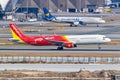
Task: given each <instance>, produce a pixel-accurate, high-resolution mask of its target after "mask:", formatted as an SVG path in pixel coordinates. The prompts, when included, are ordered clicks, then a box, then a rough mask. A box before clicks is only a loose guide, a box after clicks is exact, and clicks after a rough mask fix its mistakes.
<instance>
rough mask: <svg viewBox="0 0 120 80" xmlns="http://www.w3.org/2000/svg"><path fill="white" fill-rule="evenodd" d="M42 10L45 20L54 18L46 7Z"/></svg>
mask: <svg viewBox="0 0 120 80" xmlns="http://www.w3.org/2000/svg"><path fill="white" fill-rule="evenodd" d="M43 12H44V15H43V18H44V19H45V20H47V21H54V20H55V19H56V18H55V16H53V15H51V14H50V12H49V10H48V9H46V8H43Z"/></svg>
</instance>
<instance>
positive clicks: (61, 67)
mask: <svg viewBox="0 0 120 80" xmlns="http://www.w3.org/2000/svg"><path fill="white" fill-rule="evenodd" d="M6 69H7V70H40V71H58V72H76V71H77V72H78V71H80V70H89V71H95V70H120V64H0V70H6Z"/></svg>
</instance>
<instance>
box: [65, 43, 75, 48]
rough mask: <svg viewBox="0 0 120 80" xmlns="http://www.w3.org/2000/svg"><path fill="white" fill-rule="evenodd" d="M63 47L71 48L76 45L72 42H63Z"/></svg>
mask: <svg viewBox="0 0 120 80" xmlns="http://www.w3.org/2000/svg"><path fill="white" fill-rule="evenodd" d="M64 47H66V48H73V47H77V45H76V44H73V43H65V44H64Z"/></svg>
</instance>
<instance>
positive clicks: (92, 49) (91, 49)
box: [0, 45, 120, 54]
mask: <svg viewBox="0 0 120 80" xmlns="http://www.w3.org/2000/svg"><path fill="white" fill-rule="evenodd" d="M101 47H102V49H101V50H99V49H98V48H97V45H81V46H80V45H79V46H78V47H77V48H69V49H68V48H64V50H56V49H57V46H23V45H20V46H0V53H2V52H8V53H9V52H27V53H59V54H60V53H105V54H107V53H113V54H115V53H118V54H120V45H116V46H115V45H101Z"/></svg>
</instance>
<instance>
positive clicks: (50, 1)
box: [2, 0, 105, 12]
mask: <svg viewBox="0 0 120 80" xmlns="http://www.w3.org/2000/svg"><path fill="white" fill-rule="evenodd" d="M4 2H5V1H4ZM2 4H3V2H2ZM104 4H105V0H9V1H8V0H7V5H6V8H5V11H12V10H13V9H14V10H17V9H18V8H21V7H22V8H23V7H24V8H25V7H26V8H38V9H39V12H40V11H41V10H42V8H43V7H46V8H48V9H50V10H51V11H53V12H55V11H59V10H61V11H67V10H68V9H69V8H74V9H77V10H80V9H81V8H87V7H88V6H90V5H94V6H96V7H101V6H103V5H104ZM22 8H21V9H22ZM22 10H23V9H22ZM19 11H20V10H19Z"/></svg>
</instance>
